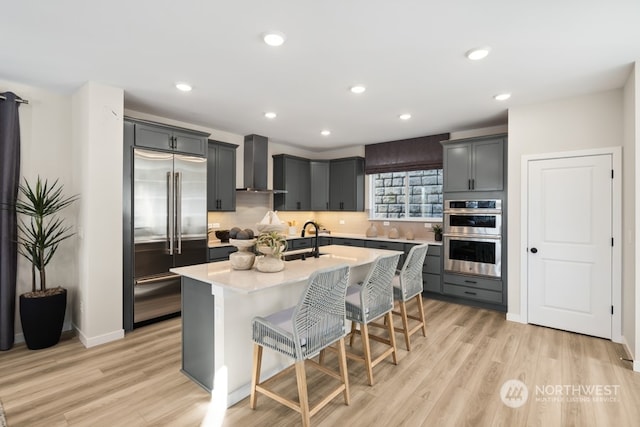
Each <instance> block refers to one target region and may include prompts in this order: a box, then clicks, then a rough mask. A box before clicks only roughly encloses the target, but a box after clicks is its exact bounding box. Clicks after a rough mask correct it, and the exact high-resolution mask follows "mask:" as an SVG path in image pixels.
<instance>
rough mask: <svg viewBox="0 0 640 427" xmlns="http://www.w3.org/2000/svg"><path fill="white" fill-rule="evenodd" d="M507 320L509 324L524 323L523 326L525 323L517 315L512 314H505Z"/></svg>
mask: <svg viewBox="0 0 640 427" xmlns="http://www.w3.org/2000/svg"><path fill="white" fill-rule="evenodd" d="M507 320H508V321H509V322H516V323H524V324H526V323H527V322H525V321H523V320H522V317H520V315H519V314H514V313H507Z"/></svg>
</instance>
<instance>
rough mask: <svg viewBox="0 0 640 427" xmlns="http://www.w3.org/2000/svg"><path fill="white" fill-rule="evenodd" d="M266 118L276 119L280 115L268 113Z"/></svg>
mask: <svg viewBox="0 0 640 427" xmlns="http://www.w3.org/2000/svg"><path fill="white" fill-rule="evenodd" d="M264 116H265V117H266V118H267V119H275V118H276V117H277V116H278V115H277V114H276V113H274V112H273V111H267V112H266V113H264Z"/></svg>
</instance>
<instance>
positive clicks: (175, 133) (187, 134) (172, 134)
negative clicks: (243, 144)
mask: <svg viewBox="0 0 640 427" xmlns="http://www.w3.org/2000/svg"><path fill="white" fill-rule="evenodd" d="M126 120H127V121H129V122H131V123H133V124H134V126H135V129H134V145H135V146H137V147H145V148H153V149H156V150H164V151H172V152H176V153H185V154H195V155H197V156H205V155H206V149H207V136H208V134H206V133H204V132H197V131H190V130H188V129H181V128H175V127H171V126H166V125H162V124H159V123H158V124H156V123H151V122H146V121H142V120H135V119H126Z"/></svg>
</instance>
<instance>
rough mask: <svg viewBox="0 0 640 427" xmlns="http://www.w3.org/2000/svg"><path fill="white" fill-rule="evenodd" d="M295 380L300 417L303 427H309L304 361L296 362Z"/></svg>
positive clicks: (309, 417) (309, 416)
mask: <svg viewBox="0 0 640 427" xmlns="http://www.w3.org/2000/svg"><path fill="white" fill-rule="evenodd" d="M296 380H297V382H298V398H299V399H300V415H302V425H303V427H309V426H311V415H310V413H309V397H308V396H307V374H306V373H305V371H304V360H297V361H296Z"/></svg>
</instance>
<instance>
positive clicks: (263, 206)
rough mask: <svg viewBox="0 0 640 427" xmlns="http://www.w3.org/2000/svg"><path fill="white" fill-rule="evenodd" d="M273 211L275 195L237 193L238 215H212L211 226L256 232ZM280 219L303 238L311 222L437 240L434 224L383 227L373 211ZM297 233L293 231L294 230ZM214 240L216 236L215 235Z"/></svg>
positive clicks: (396, 223)
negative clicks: (373, 228)
mask: <svg viewBox="0 0 640 427" xmlns="http://www.w3.org/2000/svg"><path fill="white" fill-rule="evenodd" d="M272 209H273V196H272V195H271V194H267V193H243V192H238V193H236V211H235V212H209V216H208V221H209V224H210V225H211V224H214V223H217V224H220V229H230V228H232V227H240V228H251V229H253V230H254V231H255V230H256V224H257V223H258V222H260V221H261V220H262V218H263V217H264V215H265V214H266V213H267V212H268V211H269V210H272ZM278 217H279V218H280V220H281V221H284V222H285V223H288V222H291V223H293V222H294V221H295V224H296V225H295V226H294V228H295V233H290V234H296V235H300V232H301V228H302V225H303V224H304V223H305V222H306V221H309V220H314V221H317V222H319V223H320V224H322V226H324V227H325V228H326V229H328V230H331V232H333V233H346V234H361V235H364V234H365V233H366V231H367V228H369V226H370V225H371V224H374V225H375V226H376V228H377V229H378V237H387V236H388V234H389V230H390V229H391V228H396V229H397V230H398V232H399V234H400V236H405V235H406V233H407V232H408V231H411V232H412V233H413V235H414V236H415V237H416V238H426V239H432V238H433V231H432V230H431V224H432V223H426V224H428V228H425V227H424V224H425V222H411V221H393V220H388V222H389V225H387V226H385V225H383V221H382V220H373V221H372V220H370V219H369V212H367V211H365V212H308V211H302V212H278ZM292 231H293V230H292ZM211 237H212V239H215V236H214V235H213V233H212V235H211Z"/></svg>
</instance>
